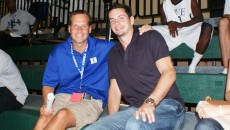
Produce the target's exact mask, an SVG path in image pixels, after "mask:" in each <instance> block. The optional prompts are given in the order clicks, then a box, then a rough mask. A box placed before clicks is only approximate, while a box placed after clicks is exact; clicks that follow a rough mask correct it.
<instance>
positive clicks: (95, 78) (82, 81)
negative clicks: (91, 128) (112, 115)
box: [34, 10, 114, 130]
mask: <svg viewBox="0 0 230 130" xmlns="http://www.w3.org/2000/svg"><path fill="white" fill-rule="evenodd" d="M90 23H91V18H90V16H89V13H88V12H87V11H83V10H77V11H74V12H72V13H71V14H70V25H69V26H68V30H69V33H70V37H69V38H68V39H67V40H66V41H65V42H63V43H61V44H58V45H57V46H56V47H55V48H54V50H53V51H52V52H51V54H50V56H49V59H48V63H47V66H46V70H45V73H44V76H43V82H42V85H43V89H42V92H43V93H42V95H43V104H44V105H43V106H42V107H41V109H40V113H41V114H40V117H39V119H38V121H37V124H36V126H35V128H34V130H41V129H42V130H43V129H48V130H64V129H67V128H68V129H74V130H76V129H77V130H78V129H81V128H82V127H83V126H85V125H87V124H91V123H92V122H94V121H96V120H97V119H98V117H99V116H100V115H101V113H102V111H103V108H104V107H105V106H106V104H107V97H108V87H109V80H108V61H107V58H108V54H109V51H110V49H111V48H112V47H113V46H114V43H112V42H109V41H105V40H99V39H96V38H92V37H90V36H89V33H91V25H90ZM58 84H59V86H58V87H57V85H58ZM55 88H56V91H55V101H54V103H53V108H52V109H50V110H47V109H46V103H47V95H48V93H53V92H54V90H55Z"/></svg>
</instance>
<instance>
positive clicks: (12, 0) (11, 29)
mask: <svg viewBox="0 0 230 130" xmlns="http://www.w3.org/2000/svg"><path fill="white" fill-rule="evenodd" d="M5 4H6V7H7V8H8V10H9V13H8V14H6V15H5V16H4V17H3V18H2V19H1V25H0V30H1V35H0V48H6V47H13V46H22V45H28V44H29V41H28V39H30V38H31V37H32V36H33V32H35V31H36V29H37V21H36V18H35V17H34V16H32V15H31V14H30V13H28V12H27V11H22V10H17V9H16V0H5ZM30 25H33V29H32V31H31V32H30Z"/></svg>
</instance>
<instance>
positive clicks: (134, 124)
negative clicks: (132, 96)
mask: <svg viewBox="0 0 230 130" xmlns="http://www.w3.org/2000/svg"><path fill="white" fill-rule="evenodd" d="M136 110H137V108H135V107H130V108H128V109H127V110H124V111H120V112H117V113H115V114H113V115H109V116H106V117H104V118H102V119H100V120H98V121H97V122H95V123H93V124H92V125H90V126H89V127H87V128H86V130H156V129H164V130H174V129H175V130H179V129H182V127H183V123H184V113H185V109H184V107H183V106H182V105H181V104H180V103H179V102H178V101H176V100H173V99H164V100H162V101H161V102H160V103H159V104H158V105H157V107H156V109H155V110H154V114H155V122H154V123H152V124H150V123H148V121H146V122H143V121H142V119H141V118H140V119H139V120H137V119H135V117H134V113H135V111H136Z"/></svg>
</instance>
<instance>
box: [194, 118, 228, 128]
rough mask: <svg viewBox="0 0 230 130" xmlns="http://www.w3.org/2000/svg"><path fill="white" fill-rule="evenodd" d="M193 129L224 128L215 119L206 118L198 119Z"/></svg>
mask: <svg viewBox="0 0 230 130" xmlns="http://www.w3.org/2000/svg"><path fill="white" fill-rule="evenodd" d="M195 130H224V128H223V127H222V126H221V124H220V123H219V122H217V121H216V120H214V119H211V118H207V119H201V120H199V122H198V123H197V124H196V127H195Z"/></svg>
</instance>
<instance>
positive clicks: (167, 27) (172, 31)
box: [140, 0, 213, 73]
mask: <svg viewBox="0 0 230 130" xmlns="http://www.w3.org/2000/svg"><path fill="white" fill-rule="evenodd" d="M160 14H161V23H162V25H156V26H152V27H151V26H149V25H144V26H142V27H141V28H140V34H142V33H143V32H145V31H147V30H150V29H153V30H157V31H158V32H160V33H161V34H162V35H163V37H164V39H165V40H166V43H167V45H168V48H169V51H171V50H173V49H175V48H176V47H178V46H179V45H180V44H182V43H185V44H186V45H187V46H188V47H190V48H191V49H193V50H194V57H193V59H192V62H191V64H190V66H189V70H188V73H195V68H196V65H197V64H198V63H199V61H200V59H201V58H202V56H203V54H204V52H205V51H206V49H207V48H208V45H209V42H210V39H211V37H212V30H213V29H212V25H211V24H208V23H205V22H203V15H202V13H201V10H200V8H199V6H198V3H197V0H164V1H163V3H162V4H161V7H160Z"/></svg>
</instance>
